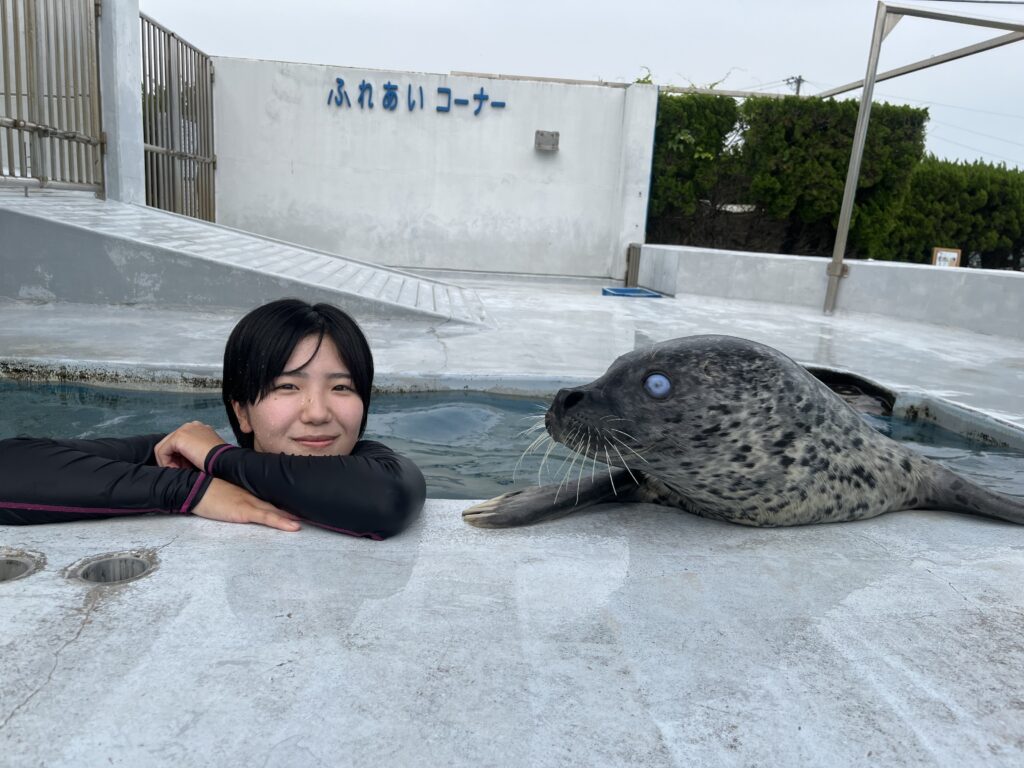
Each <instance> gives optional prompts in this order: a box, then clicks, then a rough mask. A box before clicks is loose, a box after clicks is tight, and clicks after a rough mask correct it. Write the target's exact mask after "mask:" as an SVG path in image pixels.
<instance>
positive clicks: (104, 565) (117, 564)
mask: <svg viewBox="0 0 1024 768" xmlns="http://www.w3.org/2000/svg"><path fill="white" fill-rule="evenodd" d="M153 566H154V562H153V561H152V560H151V559H148V558H145V557H139V556H138V555H134V554H129V555H126V554H119V555H101V556H100V557H91V558H89V559H88V560H87V561H85V562H84V563H82V564H81V565H79V566H78V567H77V568H74V569H73V570H72V573H71V575H72V576H75V577H77V578H79V579H81V580H82V581H88V582H90V583H91V584H121V583H123V582H126V581H134V580H135V579H138V578H141V577H143V576H145V575H146V574H147V573H149V572H150V571H151V570H153Z"/></svg>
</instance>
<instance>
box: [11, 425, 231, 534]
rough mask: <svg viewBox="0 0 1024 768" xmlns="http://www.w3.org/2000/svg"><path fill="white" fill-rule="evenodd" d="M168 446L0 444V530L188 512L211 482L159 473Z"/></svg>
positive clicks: (153, 440) (179, 472)
mask: <svg viewBox="0 0 1024 768" xmlns="http://www.w3.org/2000/svg"><path fill="white" fill-rule="evenodd" d="M162 438H163V435H138V436H135V437H128V438H102V439H97V440H48V439H43V438H30V437H16V438H10V439H7V440H0V524H11V525H30V524H35V523H59V522H67V521H71V520H86V519H96V518H100V517H112V516H118V515H132V514H142V513H145V512H165V513H182V514H184V513H187V512H189V510H191V509H192V508H193V507H194V506H195V505H196V504H198V503H199V501H200V499H202V497H203V493H205V491H206V488H207V487H208V486H209V483H210V480H211V478H210V476H209V475H208V474H207V473H205V472H202V471H197V470H187V469H170V468H161V467H157V466H156V465H155V464H154V463H153V448H154V446H155V445H156V444H157V442H159V441H160V440H161V439H162Z"/></svg>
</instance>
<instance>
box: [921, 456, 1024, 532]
mask: <svg viewBox="0 0 1024 768" xmlns="http://www.w3.org/2000/svg"><path fill="white" fill-rule="evenodd" d="M932 470H933V471H932V473H931V474H930V476H926V477H925V478H924V481H923V486H924V487H923V490H924V493H923V494H922V496H923V497H924V499H923V502H922V503H920V504H918V507H926V508H928V509H949V510H952V511H954V512H967V513H968V514H971V515H980V516H982V517H994V518H996V519H997V520H1006V521H1008V522H1011V523H1018V524H1021V525H1024V499H1022V498H1018V497H1014V496H1006V495H1004V494H1002V493H996V492H995V491H990V490H988V489H987V488H982V487H981V486H980V485H977V484H975V483H972V482H971V481H970V480H967V479H966V478H963V477H961V476H960V475H958V474H956V473H955V472H953V471H951V470H949V469H946V468H945V467H943V466H940V465H937V464H934V463H933V466H932Z"/></svg>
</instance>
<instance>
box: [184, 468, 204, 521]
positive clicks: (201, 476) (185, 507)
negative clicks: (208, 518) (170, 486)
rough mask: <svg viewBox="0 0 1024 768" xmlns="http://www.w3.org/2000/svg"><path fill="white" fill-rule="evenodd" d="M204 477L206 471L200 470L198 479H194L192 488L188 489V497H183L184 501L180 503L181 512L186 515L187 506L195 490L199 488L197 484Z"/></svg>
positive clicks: (190, 503)
mask: <svg viewBox="0 0 1024 768" xmlns="http://www.w3.org/2000/svg"><path fill="white" fill-rule="evenodd" d="M205 479H206V473H205V472H200V473H199V479H198V480H196V482H195V485H193V486H192V490H191V491H189V494H188V498H187V499H185V503H184V504H182V505H181V514H183V515H187V514H188V508H189V507H190V506H191V505H192V499H193V498H195V495H196V491H198V490H199V486H200V485H202V484H203V480H205Z"/></svg>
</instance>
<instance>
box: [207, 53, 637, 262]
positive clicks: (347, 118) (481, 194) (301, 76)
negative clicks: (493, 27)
mask: <svg viewBox="0 0 1024 768" xmlns="http://www.w3.org/2000/svg"><path fill="white" fill-rule="evenodd" d="M214 66H215V70H216V80H215V88H214V115H215V135H216V147H217V216H218V222H220V223H222V224H226V225H228V226H232V227H238V228H241V229H246V230H250V231H253V232H258V233H261V234H266V235H270V236H272V237H276V238H280V239H283V240H288V241H291V242H295V243H300V244H304V245H309V246H312V247H315V248H320V249H323V250H327V251H331V252H334V253H339V254H342V255H346V256H351V257H353V258H358V259H362V260H366V261H372V262H376V263H380V264H387V265H392V266H399V267H423V268H445V269H464V270H487V271H510V272H529V273H539V274H568V275H583V276H595V277H615V278H621V277H622V276H623V274H624V272H625V249H626V245H627V244H628V243H629V242H630V241H642V239H643V236H644V227H645V222H646V215H647V197H648V184H649V177H650V167H651V153H652V145H653V133H654V120H655V115H656V110H657V91H656V88H655V87H654V86H647V85H633V86H630V87H628V88H624V87H611V86H603V85H597V84H572V83H558V82H540V81H532V80H521V79H497V78H489V77H475V76H454V75H451V76H449V75H433V74H419V73H408V72H390V71H381V70H358V69H352V68H348V67H336V66H321V65H310V64H291V63H281V62H271V61H254V60H244V59H227V58H218V59H216V60H215V62H214ZM338 77H340V78H342V79H343V80H344V84H345V92H346V94H347V96H348V102H345V103H343V105H342V106H338V105H337V104H336V103H335V100H336V97H337V91H336V90H332V89H334V87H335V78H338ZM363 81H366V82H367V83H370V84H372V86H373V104H374V108H373V109H372V110H370V109H369V108H366V107H364V108H362V109H361V108H360V107H359V103H358V97H359V93H360V89H359V85H360V83H361V82H363ZM386 83H393V84H396V85H398V92H397V97H398V98H397V107H396V109H394V110H393V111H391V110H386V109H384V96H385V92H384V85H385V84H386ZM410 86H411V88H412V96H413V99H414V101H415V103H416V105H415V107H414V108H413V109H409V106H408V104H409V102H408V98H409V88H410ZM421 88H422V95H423V102H422V103H423V105H424V106H422V107H421V106H420V103H421V99H420V93H421V91H420V89H421ZM438 88H450V89H451V97H452V103H451V107H450V111H449V112H447V113H443V112H438V111H437V106H439V105H441V106H443V105H444V104H445V103H446V101H447V96H445V95H443V94H439V93H438ZM481 88H482V89H483V90H484V93H485V94H486V95H487V96H488V101H487V102H484V104H483V105H482V107H481V108H480V111H479V114H476V115H474V111H475V110H476V108H477V106H478V105H479V102H477V101H475V100H474V99H473V98H472V97H473V95H474V94H479V93H480V90H481ZM456 98H466V99H469V104H468V105H467V106H458V105H456V104H455V102H454V100H455V99H456ZM329 99H330V103H328V101H329ZM495 101H503V102H505V105H506V106H505V107H504V108H495V107H493V106H492V104H493V103H494V102H495ZM536 130H547V131H558V132H559V134H560V137H559V149H558V150H557V151H555V152H542V151H538V150H536V149H535V148H534V132H535V131H536Z"/></svg>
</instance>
